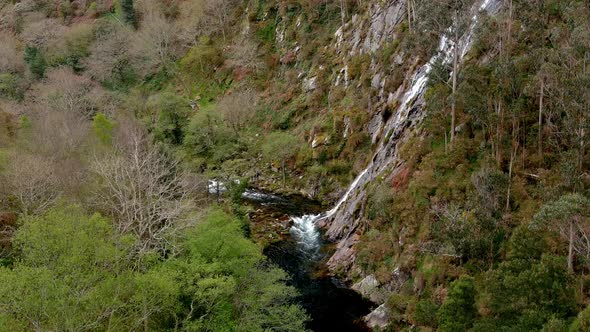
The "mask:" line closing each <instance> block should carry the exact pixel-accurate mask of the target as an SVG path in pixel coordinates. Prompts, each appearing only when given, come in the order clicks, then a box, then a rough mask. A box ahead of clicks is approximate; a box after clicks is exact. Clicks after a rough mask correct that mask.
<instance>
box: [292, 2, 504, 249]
mask: <svg viewBox="0 0 590 332" xmlns="http://www.w3.org/2000/svg"><path fill="white" fill-rule="evenodd" d="M499 5H500V0H482V1H481V2H480V4H479V6H477V7H475V8H474V10H475V13H474V15H473V16H472V19H471V24H470V26H469V30H468V32H467V33H466V34H465V35H464V36H463V37H462V38H461V40H460V42H459V45H454V44H453V42H452V41H451V40H450V39H448V38H447V37H446V36H443V37H442V38H441V40H440V43H439V46H438V52H437V53H436V54H435V55H434V56H433V57H432V58H430V60H429V61H428V62H427V63H426V64H425V65H423V66H422V67H420V68H419V69H418V70H417V71H416V72H415V73H414V75H413V77H412V79H411V86H410V88H409V89H408V90H407V91H406V93H405V94H404V95H403V97H402V100H401V103H400V106H399V108H398V110H397V112H396V114H395V116H394V117H392V118H391V119H389V120H388V121H387V122H386V123H385V126H384V128H383V131H382V132H383V133H384V134H385V135H384V137H383V138H382V139H381V141H380V143H379V147H378V148H377V151H376V152H375V155H374V157H373V159H372V160H371V162H370V163H369V165H368V166H367V167H366V168H365V169H364V170H363V171H362V172H361V173H360V174H359V175H358V176H357V177H356V179H355V180H354V181H353V182H352V183H351V184H350V186H349V188H348V190H347V191H346V193H345V194H344V196H342V198H341V199H340V200H339V201H338V203H336V205H335V206H334V207H333V208H332V209H330V210H329V211H326V212H325V213H323V214H320V215H304V216H302V217H293V218H292V220H293V226H292V228H291V234H293V236H294V237H295V239H296V240H297V241H298V243H299V244H300V248H301V250H303V251H304V252H305V253H310V254H311V255H317V254H318V253H319V249H320V246H321V236H320V233H319V231H318V229H317V226H316V222H318V221H320V220H326V219H329V218H334V219H345V218H342V217H345V215H344V212H341V207H342V206H343V205H346V204H347V202H348V200H349V198H350V196H351V195H352V194H353V193H355V192H358V189H359V188H362V187H363V186H364V185H365V184H366V183H367V182H369V181H372V180H373V179H375V177H376V176H377V175H379V174H381V173H382V172H383V171H384V170H385V169H386V168H387V167H388V166H390V163H391V162H392V161H393V159H394V157H395V155H394V154H393V152H392V151H394V150H395V149H393V147H394V146H395V144H396V140H395V139H389V138H390V137H391V136H393V137H395V135H390V133H391V134H399V132H397V133H396V131H401V130H403V129H404V124H405V122H406V121H407V119H408V115H409V112H410V110H411V109H412V107H414V106H416V105H415V104H416V101H417V100H418V99H419V98H420V97H421V96H422V95H423V93H424V91H425V89H426V83H427V81H428V74H429V73H430V72H431V70H432V68H433V66H434V64H435V63H437V62H442V64H444V65H448V64H449V63H450V62H451V61H452V54H453V50H454V47H456V46H458V47H460V48H461V49H460V52H459V56H460V58H461V59H462V58H463V57H464V56H465V54H466V53H467V51H468V50H469V48H470V47H471V44H472V43H473V36H474V34H475V29H476V26H477V22H478V13H479V12H480V11H485V12H488V13H493V12H495V11H496V10H497V9H498V7H499ZM357 203H358V200H355V202H354V203H353V204H357ZM342 210H346V208H344V209H342ZM339 217H340V218H339ZM340 228H341V227H330V229H329V230H328V236H329V237H332V238H336V237H338V236H342V235H343V234H338V232H339V231H335V229H340Z"/></svg>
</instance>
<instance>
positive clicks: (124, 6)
mask: <svg viewBox="0 0 590 332" xmlns="http://www.w3.org/2000/svg"><path fill="white" fill-rule="evenodd" d="M121 15H122V16H123V17H122V18H123V21H125V23H127V24H130V25H132V26H134V27H135V26H137V17H136V15H135V9H134V8H133V0H121Z"/></svg>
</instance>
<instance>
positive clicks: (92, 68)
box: [84, 22, 133, 81]
mask: <svg viewBox="0 0 590 332" xmlns="http://www.w3.org/2000/svg"><path fill="white" fill-rule="evenodd" d="M131 40H132V32H131V31H130V30H129V29H128V28H127V27H125V26H124V25H122V24H119V23H117V22H105V23H103V24H102V25H101V26H99V27H98V28H97V37H96V41H95V42H94V43H93V44H92V47H91V49H90V56H89V57H88V58H87V59H85V60H84V65H85V67H86V68H87V70H86V72H87V73H88V75H90V77H91V78H93V79H96V80H98V81H105V80H108V79H110V78H112V77H113V76H114V75H117V74H118V73H121V72H122V71H124V70H125V69H126V67H125V66H133V64H132V63H131V61H132V59H131V56H130V54H129V45H130V44H131Z"/></svg>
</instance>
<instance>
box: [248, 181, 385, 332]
mask: <svg viewBox="0 0 590 332" xmlns="http://www.w3.org/2000/svg"><path fill="white" fill-rule="evenodd" d="M244 198H245V201H246V202H247V203H248V204H249V205H251V206H252V207H253V212H251V213H250V219H251V221H252V223H255V224H265V225H269V224H275V225H280V226H279V227H283V228H284V231H283V232H282V234H283V235H282V236H281V239H280V240H278V241H275V242H272V243H271V244H270V245H268V246H267V247H266V248H265V250H264V254H265V255H266V256H267V257H268V258H269V260H270V261H271V262H273V263H275V264H277V265H278V266H280V267H281V268H283V269H284V270H285V271H287V273H289V275H290V276H291V280H290V284H291V285H292V286H294V287H295V288H297V290H298V291H299V293H300V296H299V297H298V298H297V301H299V303H300V304H301V305H302V306H303V307H304V308H305V309H306V311H307V313H308V314H309V316H310V321H309V324H308V328H309V329H310V330H312V331H315V332H328V331H329V332H333V331H339V332H349V331H350V332H361V331H362V332H365V331H371V329H369V328H368V327H367V326H366V325H365V324H364V322H363V320H362V317H363V316H365V315H367V314H369V313H370V312H371V309H373V308H374V307H375V305H374V304H373V303H372V302H370V301H368V300H366V299H364V298H363V297H361V296H360V295H359V294H358V293H356V292H355V291H353V290H351V289H349V288H348V287H347V286H346V285H345V284H344V283H342V282H341V281H340V280H338V279H337V278H335V277H334V276H332V275H330V274H329V273H328V272H327V269H326V267H325V263H326V260H327V258H328V257H329V254H330V251H331V249H330V247H331V246H330V243H328V242H326V241H325V240H324V238H323V236H322V234H321V232H320V230H319V229H317V227H316V226H315V221H316V219H317V218H318V215H319V213H320V211H321V209H320V205H319V204H318V203H317V202H314V201H311V200H307V199H305V198H303V197H301V196H290V197H281V196H277V195H273V194H266V193H262V192H259V191H252V190H250V191H247V192H246V193H245V194H244Z"/></svg>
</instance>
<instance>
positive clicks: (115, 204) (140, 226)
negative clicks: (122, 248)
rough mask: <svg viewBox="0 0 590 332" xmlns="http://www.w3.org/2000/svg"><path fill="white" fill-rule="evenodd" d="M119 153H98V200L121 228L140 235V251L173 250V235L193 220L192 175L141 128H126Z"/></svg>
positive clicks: (93, 164)
mask: <svg viewBox="0 0 590 332" xmlns="http://www.w3.org/2000/svg"><path fill="white" fill-rule="evenodd" d="M122 143H123V144H120V145H119V146H118V147H117V148H116V152H115V153H112V154H110V155H107V156H105V157H100V158H98V157H97V158H96V159H95V160H94V162H93V163H92V166H91V169H92V171H93V172H94V173H95V174H96V175H97V176H98V181H99V182H98V183H99V186H98V190H97V191H96V196H95V202H96V204H97V205H99V207H101V208H102V209H103V210H104V211H106V212H107V213H108V214H110V215H111V216H112V217H113V218H114V219H115V224H116V227H117V229H118V230H119V231H120V232H122V233H130V234H133V235H135V236H136V237H137V238H138V239H139V246H138V251H139V252H140V253H142V252H145V251H147V250H150V249H156V250H160V251H165V250H167V249H169V242H168V241H167V240H168V239H169V238H170V236H174V235H175V234H177V232H178V230H180V229H182V228H184V227H186V226H187V225H189V224H190V223H189V218H188V213H189V211H191V209H192V207H193V204H194V201H193V200H192V199H191V194H192V193H193V192H194V188H195V186H196V184H195V181H194V179H190V178H188V177H186V176H185V175H184V174H182V172H181V171H180V170H179V169H178V168H179V167H178V164H177V162H175V161H170V160H168V159H167V158H165V157H164V156H163V155H162V154H161V153H160V151H158V149H157V148H156V147H155V146H153V145H152V144H150V143H149V140H148V137H147V136H146V135H145V134H144V133H143V132H142V131H141V130H139V129H137V128H132V129H130V130H129V129H128V130H127V133H126V139H125V141H123V142H122Z"/></svg>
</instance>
